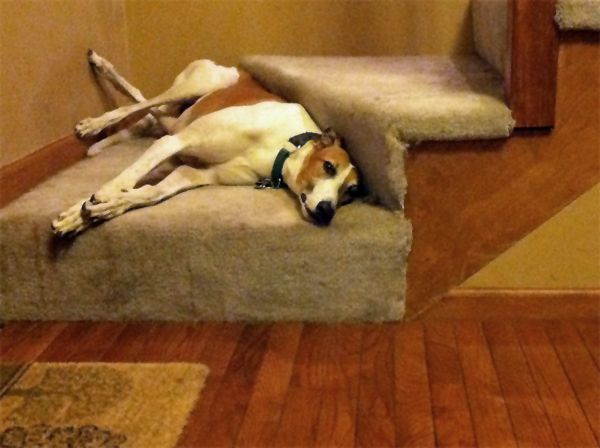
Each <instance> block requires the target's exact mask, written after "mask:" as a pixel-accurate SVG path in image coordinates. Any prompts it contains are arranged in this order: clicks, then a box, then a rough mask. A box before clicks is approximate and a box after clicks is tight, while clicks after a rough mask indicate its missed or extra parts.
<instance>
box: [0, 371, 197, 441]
mask: <svg viewBox="0 0 600 448" xmlns="http://www.w3.org/2000/svg"><path fill="white" fill-rule="evenodd" d="M207 375H208V368H207V367H206V366H204V365H202V364H189V363H166V364H129V363H34V364H29V365H25V364H0V447H11V448H12V447H19V448H21V447H53V448H54V447H56V448H58V447H65V448H66V447H86V448H87V447H89V448H95V447H148V448H150V447H161V448H162V447H167V448H168V447H173V446H175V444H176V443H177V439H178V437H179V435H180V433H181V431H182V429H183V427H184V426H185V423H186V421H187V418H188V415H189V413H190V411H191V410H192V408H193V406H194V403H195V401H196V399H197V398H198V396H199V394H200V391H201V389H202V387H203V385H204V381H205V379H206V377H207Z"/></svg>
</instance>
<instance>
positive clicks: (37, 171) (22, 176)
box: [0, 135, 87, 207]
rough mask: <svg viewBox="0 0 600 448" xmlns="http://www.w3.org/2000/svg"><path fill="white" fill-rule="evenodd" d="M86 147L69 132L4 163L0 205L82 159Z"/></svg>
mask: <svg viewBox="0 0 600 448" xmlns="http://www.w3.org/2000/svg"><path fill="white" fill-rule="evenodd" d="M86 150H87V146H86V144H85V143H83V142H81V141H80V140H78V139H77V138H76V137H75V136H73V135H69V136H67V137H63V138H61V139H59V140H57V141H55V142H53V143H50V144H49V145H47V146H44V147H43V148H41V149H38V150H37V151H35V152H34V153H32V154H29V155H28V156H25V157H24V158H22V159H19V160H17V161H15V162H13V163H11V164H9V165H6V166H3V167H2V168H0V207H4V206H5V205H6V204H8V203H9V202H11V201H13V200H15V199H16V198H18V197H19V196H21V195H22V194H23V193H25V192H27V191H29V190H30V189H32V188H33V187H35V186H36V185H37V184H39V183H40V182H42V181H44V180H46V179H47V178H49V177H50V176H53V175H54V174H56V173H58V172H59V171H60V170H62V169H64V168H67V167H69V166H71V165H73V164H74V163H75V162H77V161H79V160H81V159H83V158H84V157H85V155H86Z"/></svg>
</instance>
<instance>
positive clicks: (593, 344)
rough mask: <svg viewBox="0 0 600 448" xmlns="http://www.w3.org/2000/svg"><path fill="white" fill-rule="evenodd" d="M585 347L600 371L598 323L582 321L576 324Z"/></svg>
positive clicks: (599, 329)
mask: <svg viewBox="0 0 600 448" xmlns="http://www.w3.org/2000/svg"><path fill="white" fill-rule="evenodd" d="M576 327H577V330H578V331H579V334H580V335H581V337H582V338H583V341H584V343H585V346H586V347H587V349H588V351H589V352H590V355H592V358H593V359H594V362H595V363H596V366H597V367H598V368H599V369H600V321H597V320H594V321H583V322H577V324H576Z"/></svg>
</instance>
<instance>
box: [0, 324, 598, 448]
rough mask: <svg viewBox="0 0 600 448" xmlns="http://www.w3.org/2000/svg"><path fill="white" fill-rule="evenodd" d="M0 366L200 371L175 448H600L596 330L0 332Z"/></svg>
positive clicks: (77, 327)
mask: <svg viewBox="0 0 600 448" xmlns="http://www.w3.org/2000/svg"><path fill="white" fill-rule="evenodd" d="M0 360H2V361H25V362H29V361H34V360H37V361H106V362H116V361H130V362H169V361H192V362H202V363H204V364H206V365H208V366H209V367H210V369H211V374H210V376H209V379H208V381H207V384H206V387H205V389H204V391H203V392H202V397H201V399H200V400H199V402H198V404H197V406H196V408H195V409H194V410H193V412H192V414H191V416H190V420H189V423H188V425H187V427H186V428H185V430H184V432H183V434H182V436H181V439H180V441H179V446H181V447H197V446H233V445H235V446H419V447H423V446H434V445H439V446H450V445H453V446H472V445H486V446H498V447H509V446H517V445H529V446H557V445H560V446H578V447H586V446H598V443H599V441H600V321H598V320H586V319H572V320H513V321H507V320H493V321H484V322H481V321H474V320H464V321H449V320H435V319H428V320H426V321H415V322H411V323H405V324H381V325H371V324H369V325H358V324H356V325H315V324H275V325H244V324H239V323H222V324H216V323H211V324H175V323H166V324H161V323H131V324H122V323H8V324H7V325H6V327H5V328H3V329H2V330H1V331H0Z"/></svg>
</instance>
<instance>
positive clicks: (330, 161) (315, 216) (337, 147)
mask: <svg viewBox="0 0 600 448" xmlns="http://www.w3.org/2000/svg"><path fill="white" fill-rule="evenodd" d="M295 156H296V157H294V158H295V159H296V167H295V168H296V169H295V170H294V171H295V173H294V174H295V176H294V178H293V179H292V180H291V182H288V179H287V178H286V182H288V185H289V186H290V188H291V189H292V191H294V193H296V195H297V196H298V198H299V200H300V207H301V209H302V214H303V215H304V217H305V218H306V219H309V220H310V221H312V222H314V223H315V224H319V225H328V224H329V223H330V222H331V220H332V219H333V217H334V216H335V212H336V210H337V208H338V207H339V206H342V205H345V204H347V203H349V202H351V201H352V200H353V199H354V198H355V197H357V196H360V195H362V194H363V190H362V188H361V186H360V180H359V175H358V170H357V169H356V167H355V166H354V165H352V163H351V161H350V157H349V155H348V153H347V152H346V151H345V150H344V149H343V148H342V145H341V140H340V138H339V137H338V136H337V135H336V134H335V132H333V131H332V130H330V129H328V130H326V131H325V132H324V133H323V134H322V135H321V136H319V137H318V138H317V139H315V140H313V141H312V144H307V145H305V146H303V147H302V148H301V149H300V150H299V151H297V154H295Z"/></svg>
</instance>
